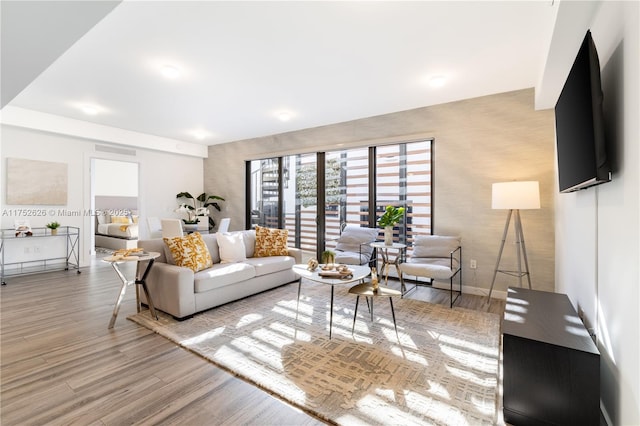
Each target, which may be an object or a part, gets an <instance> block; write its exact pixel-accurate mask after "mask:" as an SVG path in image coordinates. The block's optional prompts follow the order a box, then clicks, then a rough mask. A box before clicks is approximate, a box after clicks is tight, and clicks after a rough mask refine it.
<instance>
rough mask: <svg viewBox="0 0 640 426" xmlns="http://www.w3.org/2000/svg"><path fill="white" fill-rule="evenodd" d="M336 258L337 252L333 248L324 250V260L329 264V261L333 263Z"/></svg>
mask: <svg viewBox="0 0 640 426" xmlns="http://www.w3.org/2000/svg"><path fill="white" fill-rule="evenodd" d="M335 259H336V253H335V252H334V251H331V250H325V251H323V252H322V262H323V263H325V264H327V263H333V261H334V260H335Z"/></svg>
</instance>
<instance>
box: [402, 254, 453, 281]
mask: <svg viewBox="0 0 640 426" xmlns="http://www.w3.org/2000/svg"><path fill="white" fill-rule="evenodd" d="M399 268H400V271H401V272H402V273H403V274H407V275H413V276H418V277H427V278H433V279H434V280H448V279H449V278H451V276H452V275H453V273H454V272H455V271H456V270H457V269H458V261H457V259H455V258H454V259H453V270H452V269H451V259H449V258H446V257H439V258H428V257H423V258H410V259H408V260H407V262H405V263H401V264H400V265H399Z"/></svg>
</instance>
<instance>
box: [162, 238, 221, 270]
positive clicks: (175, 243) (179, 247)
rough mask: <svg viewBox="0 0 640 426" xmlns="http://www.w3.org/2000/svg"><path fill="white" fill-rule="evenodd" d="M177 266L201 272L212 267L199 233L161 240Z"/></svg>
mask: <svg viewBox="0 0 640 426" xmlns="http://www.w3.org/2000/svg"><path fill="white" fill-rule="evenodd" d="M163 240H164V242H165V244H166V245H167V247H169V250H170V251H171V255H172V256H173V260H174V261H175V262H176V265H178V266H184V267H186V268H190V269H192V270H193V272H198V271H202V270H203V269H207V268H210V267H211V266H212V265H213V260H211V254H210V253H209V249H208V248H207V245H206V244H205V243H204V240H203V239H202V235H200V233H199V232H194V233H193V234H189V235H186V236H184V237H174V238H163Z"/></svg>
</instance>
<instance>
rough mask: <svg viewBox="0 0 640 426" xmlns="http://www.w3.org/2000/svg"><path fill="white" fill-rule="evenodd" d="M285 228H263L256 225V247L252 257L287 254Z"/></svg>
mask: <svg viewBox="0 0 640 426" xmlns="http://www.w3.org/2000/svg"><path fill="white" fill-rule="evenodd" d="M288 236H289V231H288V230H286V229H273V228H263V227H262V226H256V249H255V252H254V254H253V256H254V257H267V256H288V255H289V250H288V249H287V237H288Z"/></svg>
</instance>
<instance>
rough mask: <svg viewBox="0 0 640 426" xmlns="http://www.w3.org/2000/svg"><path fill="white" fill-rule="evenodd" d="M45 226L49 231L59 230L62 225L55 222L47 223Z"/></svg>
mask: <svg viewBox="0 0 640 426" xmlns="http://www.w3.org/2000/svg"><path fill="white" fill-rule="evenodd" d="M45 226H46V227H47V228H49V229H58V228H59V227H60V224H59V223H58V222H55V221H54V222H49V223H47V224H46V225H45Z"/></svg>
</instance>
